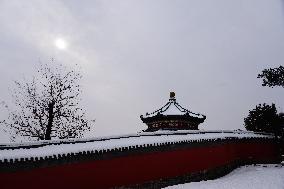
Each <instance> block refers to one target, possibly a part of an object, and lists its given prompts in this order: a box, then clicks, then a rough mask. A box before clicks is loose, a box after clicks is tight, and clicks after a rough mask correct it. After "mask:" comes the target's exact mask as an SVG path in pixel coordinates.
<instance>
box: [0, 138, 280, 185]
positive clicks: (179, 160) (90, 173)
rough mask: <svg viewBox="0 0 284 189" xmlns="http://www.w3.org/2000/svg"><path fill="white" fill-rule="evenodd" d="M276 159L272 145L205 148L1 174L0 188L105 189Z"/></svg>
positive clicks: (229, 145) (209, 146)
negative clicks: (235, 163)
mask: <svg viewBox="0 0 284 189" xmlns="http://www.w3.org/2000/svg"><path fill="white" fill-rule="evenodd" d="M276 158H277V153H276V147H275V145H274V144H273V143H272V142H265V143H263V144H261V143H257V142H247V143H235V144H234V143H232V144H218V145H205V146H199V147H190V148H184V149H177V150H171V151H161V152H151V153H149V152H148V153H146V152H145V153H141V154H139V155H138V154H136V155H125V156H122V157H116V158H111V159H105V160H93V161H88V162H86V161H85V162H81V163H73V164H68V165H58V166H53V167H47V168H38V169H32V170H28V171H17V172H13V173H3V172H2V173H1V172H0V188H1V189H6V188H7V189H14V188H17V189H18V188H21V189H23V188H29V189H33V188H34V189H39V188H40V189H45V188H48V189H57V188H58V189H59V188H61V189H62V188H68V189H71V188H92V189H94V188H108V187H114V186H121V185H131V184H138V183H143V182H146V181H151V180H157V179H160V178H170V177H175V176H179V175H184V174H187V173H194V172H198V171H202V170H210V169H212V168H215V167H218V166H223V165H227V164H230V163H232V162H234V161H236V160H248V159H250V160H253V161H255V162H263V161H265V162H273V161H275V160H276Z"/></svg>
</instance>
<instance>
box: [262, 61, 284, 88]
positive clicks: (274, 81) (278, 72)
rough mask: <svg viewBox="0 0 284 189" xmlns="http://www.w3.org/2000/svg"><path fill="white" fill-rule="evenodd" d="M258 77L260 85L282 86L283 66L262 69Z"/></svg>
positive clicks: (283, 83)
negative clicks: (260, 79) (260, 81)
mask: <svg viewBox="0 0 284 189" xmlns="http://www.w3.org/2000/svg"><path fill="white" fill-rule="evenodd" d="M257 77H258V78H262V81H263V83H262V85H263V86H268V87H274V86H282V87H284V67H283V66H279V68H269V69H264V70H263V71H262V73H261V74H258V76H257Z"/></svg>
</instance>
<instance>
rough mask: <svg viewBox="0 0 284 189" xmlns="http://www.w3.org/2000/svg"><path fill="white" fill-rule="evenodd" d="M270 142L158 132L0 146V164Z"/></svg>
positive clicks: (229, 134) (233, 134) (236, 134)
mask: <svg viewBox="0 0 284 189" xmlns="http://www.w3.org/2000/svg"><path fill="white" fill-rule="evenodd" d="M234 138H235V139H244V138H273V136H272V135H267V134H257V133H253V132H243V131H157V132H152V133H138V134H133V135H122V136H113V137H108V138H90V139H77V140H74V139H73V140H58V141H42V142H29V143H21V144H0V163H1V162H14V161H16V160H17V161H27V160H31V159H32V160H34V159H40V158H48V157H55V158H57V157H62V156H64V155H76V154H80V153H81V154H83V153H94V154H96V153H98V154H100V153H102V152H107V151H110V150H119V151H122V150H128V149H135V148H143V147H149V146H163V145H167V144H175V143H177V144H178V143H192V142H202V141H215V140H220V139H221V140H222V139H224V140H225V139H234Z"/></svg>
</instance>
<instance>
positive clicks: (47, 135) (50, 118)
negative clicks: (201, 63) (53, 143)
mask: <svg viewBox="0 0 284 189" xmlns="http://www.w3.org/2000/svg"><path fill="white" fill-rule="evenodd" d="M54 104H55V103H54V102H53V101H52V102H51V103H49V104H48V124H47V127H46V132H45V136H44V139H45V140H51V129H52V123H53V118H54V114H53V108H54Z"/></svg>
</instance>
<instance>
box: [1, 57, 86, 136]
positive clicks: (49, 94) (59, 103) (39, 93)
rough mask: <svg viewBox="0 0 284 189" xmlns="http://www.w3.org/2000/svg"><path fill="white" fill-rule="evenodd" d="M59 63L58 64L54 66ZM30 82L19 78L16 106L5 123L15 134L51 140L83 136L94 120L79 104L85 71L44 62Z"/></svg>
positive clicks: (16, 83)
mask: <svg viewBox="0 0 284 189" xmlns="http://www.w3.org/2000/svg"><path fill="white" fill-rule="evenodd" d="M54 65H55V66H54ZM37 72H38V73H37V75H36V76H34V77H33V79H32V81H30V82H27V81H25V82H15V85H16V88H15V90H14V94H13V100H14V103H15V108H14V110H10V109H9V117H8V118H7V119H6V120H4V121H3V122H2V123H4V124H5V125H6V126H7V127H8V128H9V131H10V132H12V133H11V135H12V137H13V138H16V137H17V136H25V137H28V138H29V139H31V140H32V139H37V140H51V139H52V138H58V139H65V138H80V137H82V136H83V134H84V131H89V130H90V121H88V120H87V119H86V118H85V112H84V111H83V110H82V109H81V108H79V102H80V100H81V99H80V98H79V96H80V94H81V88H80V85H79V80H80V79H81V77H82V76H81V74H80V73H78V72H76V71H74V70H68V68H67V67H65V66H63V65H61V64H60V65H59V64H55V63H54V62H53V61H52V63H51V65H49V64H41V65H40V67H39V69H38V71H37Z"/></svg>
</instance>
